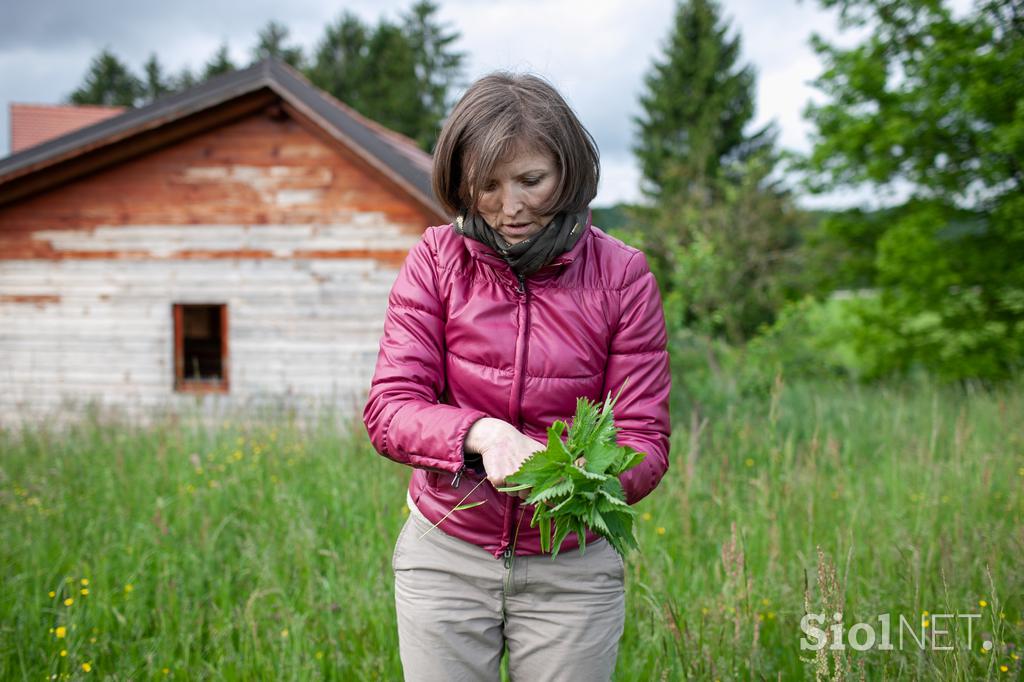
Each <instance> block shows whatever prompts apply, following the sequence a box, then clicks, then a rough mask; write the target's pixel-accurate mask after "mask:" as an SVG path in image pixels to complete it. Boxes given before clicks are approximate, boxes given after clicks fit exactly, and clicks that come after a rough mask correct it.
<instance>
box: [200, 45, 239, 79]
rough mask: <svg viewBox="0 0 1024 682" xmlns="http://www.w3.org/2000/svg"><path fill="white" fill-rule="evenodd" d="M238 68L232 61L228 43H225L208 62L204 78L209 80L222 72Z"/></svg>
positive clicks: (204, 68) (204, 69) (229, 71)
mask: <svg viewBox="0 0 1024 682" xmlns="http://www.w3.org/2000/svg"><path fill="white" fill-rule="evenodd" d="M236 68H237V67H236V66H235V63H234V62H233V61H231V55H230V54H229V53H228V46H227V43H224V44H222V45H221V46H220V47H219V48H218V49H217V51H216V52H215V53H214V54H213V57H211V58H210V61H208V62H206V66H205V67H203V80H209V79H210V78H213V77H214V76H219V75H221V74H222V73H231V72H232V71H234V70H235V69H236Z"/></svg>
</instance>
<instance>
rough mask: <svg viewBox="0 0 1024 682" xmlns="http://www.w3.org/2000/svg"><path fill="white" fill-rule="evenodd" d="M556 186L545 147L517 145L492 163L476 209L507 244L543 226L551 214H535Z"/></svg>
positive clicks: (554, 171) (555, 173) (552, 164)
mask: <svg viewBox="0 0 1024 682" xmlns="http://www.w3.org/2000/svg"><path fill="white" fill-rule="evenodd" d="M557 187H558V169H557V166H556V164H555V159H554V157H553V156H552V155H551V153H550V152H548V151H540V150H537V149H524V148H519V149H517V151H516V152H514V153H513V154H512V155H511V156H510V157H509V158H508V159H505V160H503V161H499V162H498V163H497V164H496V165H495V166H494V171H493V172H492V173H491V176H490V177H489V178H487V179H486V180H485V181H484V185H483V187H482V188H481V191H480V193H479V198H478V201H477V211H478V212H479V213H480V215H481V216H482V217H483V219H484V220H486V221H487V224H488V225H490V226H491V227H492V228H493V229H494V230H495V231H496V232H497V233H498V234H500V235H501V236H502V237H504V239H505V241H507V242H508V243H509V244H518V243H519V242H521V241H523V240H524V239H529V238H530V237H532V236H533V235H535V234H537V233H538V232H540V231H541V230H543V229H544V228H545V227H546V226H547V224H548V223H550V222H551V218H552V217H553V216H550V215H537V213H536V211H535V210H534V209H535V208H536V207H539V206H543V205H544V204H545V203H546V202H547V201H548V199H550V198H551V194H552V193H553V192H554V191H555V189H556V188H557Z"/></svg>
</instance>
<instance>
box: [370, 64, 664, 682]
mask: <svg viewBox="0 0 1024 682" xmlns="http://www.w3.org/2000/svg"><path fill="white" fill-rule="evenodd" d="M598 174H599V160H598V152H597V147H596V145H595V143H594V141H593V138H592V137H591V136H590V134H589V133H588V132H587V131H586V129H585V128H584V127H583V125H582V124H581V123H580V122H579V120H578V119H577V118H576V116H575V114H574V113H573V112H572V110H571V109H570V108H569V106H568V104H566V102H565V100H564V99H563V98H562V97H561V96H560V95H559V94H558V92H557V91H556V90H555V89H554V88H552V87H551V86H550V85H549V84H548V83H546V82H544V81H543V80H541V79H539V78H537V77H535V76H529V75H525V76H516V75H510V74H505V73H497V74H492V75H490V76H486V77H484V78H482V79H480V80H479V81H477V82H476V83H474V84H473V85H472V86H471V87H470V88H469V89H468V90H467V91H466V93H465V95H464V96H463V97H462V99H461V100H460V101H459V103H458V104H457V105H456V106H455V108H454V109H453V111H452V113H451V115H450V117H449V118H448V121H447V122H446V123H445V125H444V128H443V130H442V131H441V135H440V138H439V139H438V143H437V148H436V150H435V152H434V173H433V183H434V191H435V193H436V195H437V197H438V199H439V200H440V202H441V203H442V204H443V205H444V207H445V208H446V209H447V210H448V211H450V212H451V214H452V215H453V216H456V220H455V221H454V223H453V224H452V225H446V226H442V227H432V228H429V229H428V230H427V231H426V232H425V233H424V235H423V239H422V240H421V241H420V242H419V243H418V244H417V245H416V246H414V247H413V248H412V250H411V251H410V252H409V255H408V258H407V259H406V261H405V264H404V265H403V267H402V269H401V271H400V273H399V275H398V279H397V281H396V282H395V285H394V287H393V289H392V290H391V295H390V298H389V302H388V311H387V316H386V320H385V324H384V336H383V339H382V340H381V345H380V354H379V356H378V360H377V367H376V372H375V374H374V378H373V383H372V386H371V389H370V395H369V400H368V402H367V405H366V408H365V411H364V414H363V417H364V421H365V424H366V427H367V430H368V432H369V434H370V438H371V440H372V442H373V444H374V447H375V448H376V449H377V450H378V451H379V452H380V453H381V454H382V455H384V456H386V457H389V458H391V459H393V460H395V461H397V462H400V463H402V464H407V465H410V466H412V467H414V471H413V474H412V480H411V482H410V485H409V492H408V499H407V503H408V505H409V509H410V515H409V519H408V520H407V522H406V524H405V527H404V528H403V529H402V532H401V534H400V535H399V538H398V541H397V543H396V545H395V552H394V557H393V560H392V567H393V569H394V572H395V603H396V608H397V613H398V630H399V649H400V655H401V659H402V665H403V667H404V670H405V675H406V679H407V680H496V679H498V670H499V663H500V660H501V656H502V653H503V650H504V648H505V647H506V646H507V647H508V651H509V669H510V673H511V675H512V679H528V680H554V679H564V680H588V681H589V680H602V679H605V680H606V679H609V678H610V676H611V674H612V670H613V669H614V667H615V658H616V655H617V652H618V642H619V638H620V636H621V634H622V629H623V621H624V617H625V607H624V587H623V585H624V575H623V564H622V560H621V558H620V557H619V555H618V553H616V552H615V550H614V549H612V547H611V546H610V545H609V544H608V543H607V542H606V541H604V540H603V539H600V540H599V538H598V536H597V535H595V534H593V533H591V532H588V533H587V537H586V540H587V542H586V550H585V553H581V552H580V551H579V548H578V538H576V536H575V535H570V536H569V537H568V538H567V539H566V541H565V542H564V543H563V545H562V549H561V553H560V554H559V555H558V557H557V559H555V560H552V559H551V557H550V556H549V555H541V554H540V536H539V531H538V529H537V528H531V527H530V523H529V522H530V519H531V518H532V514H533V510H532V507H528V506H526V505H524V504H522V499H524V498H525V497H526V496H527V495H528V492H529V491H521V492H519V493H518V494H515V495H511V494H505V493H501V492H498V491H497V490H496V488H497V487H501V486H502V485H504V483H505V479H506V477H507V476H509V475H511V474H512V473H513V472H515V471H516V470H517V469H518V468H519V466H520V464H522V462H523V461H524V460H525V459H526V458H527V457H529V456H530V454H532V453H533V452H535V451H537V450H541V449H543V448H544V447H545V445H544V443H545V441H546V440H547V436H546V432H547V427H548V426H550V425H551V424H552V422H554V421H555V420H556V419H562V420H568V419H570V418H571V417H572V415H573V413H574V412H575V407H576V399H577V398H578V397H580V396H585V397H587V398H590V399H591V400H601V399H603V398H604V397H605V396H606V395H607V394H608V393H609V392H611V393H613V394H615V393H617V392H618V391H619V390H620V388H622V387H623V385H625V388H624V389H623V391H622V394H621V396H619V399H618V402H617V404H616V406H615V422H616V425H617V426H618V427H620V429H621V430H620V433H619V438H618V441H619V443H620V444H622V445H629V446H631V447H633V448H635V449H637V450H639V451H641V452H644V453H646V454H647V456H646V457H645V459H644V460H643V462H642V463H641V464H640V465H639V466H637V467H636V468H634V469H631V470H630V471H628V472H626V473H625V474H623V475H622V476H621V478H620V480H621V482H622V485H623V488H624V490H625V492H626V497H627V501H628V502H629V503H631V504H632V503H634V502H636V501H637V500H639V499H641V498H643V497H644V496H645V495H647V494H648V493H649V492H651V490H652V489H653V488H654V487H655V486H656V485H657V484H658V482H659V481H660V480H661V477H662V476H663V475H664V473H665V471H666V469H667V468H668V439H669V416H668V396H669V388H670V378H669V368H668V354H667V352H666V337H665V322H664V316H663V313H662V308H661V300H660V297H659V294H658V288H657V284H656V282H655V280H654V277H653V275H652V274H651V272H650V270H649V268H648V266H647V261H646V259H645V257H644V255H643V253H641V252H640V251H637V250H636V249H633V248H631V247H629V246H626V245H625V244H623V243H622V242H620V241H618V240H616V239H614V238H612V237H609V236H608V235H606V234H604V233H603V232H602V231H601V230H599V229H598V228H596V227H594V226H593V225H591V223H590V211H589V209H588V206H589V204H590V201H591V200H592V199H593V198H594V195H595V194H596V192H597V181H598ZM627 378H628V379H629V381H628V382H627V381H626V380H627ZM483 479H486V480H483ZM474 488H475V489H474ZM469 491H472V494H471V495H470V496H469V497H468V498H467V499H465V500H464V501H463V498H465V497H466V494H467V492H469ZM460 502H462V503H463V504H466V505H468V504H473V503H477V502H482V504H479V505H477V506H474V507H472V508H466V509H460V510H459V511H456V512H455V513H451V514H449V512H451V511H452V509H453V508H454V507H455V506H457V505H458V504H459V503H460ZM446 515H447V517H446ZM442 519H443V520H442ZM438 522H440V524H439V525H438V526H437V527H436V528H435V529H433V530H431V526H432V525H434V524H437V523H438Z"/></svg>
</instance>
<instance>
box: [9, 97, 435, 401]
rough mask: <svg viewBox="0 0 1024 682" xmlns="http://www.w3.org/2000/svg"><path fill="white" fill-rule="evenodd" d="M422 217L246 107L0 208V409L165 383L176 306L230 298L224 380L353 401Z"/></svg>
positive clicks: (391, 191)
mask: <svg viewBox="0 0 1024 682" xmlns="http://www.w3.org/2000/svg"><path fill="white" fill-rule="evenodd" d="M431 222H432V221H431V219H430V217H429V215H428V214H426V213H425V212H424V211H423V210H422V209H421V208H419V207H418V206H417V205H416V204H415V203H413V202H412V201H410V200H409V199H407V198H406V197H405V196H404V195H403V194H402V193H401V192H399V191H398V190H396V189H395V188H394V187H392V186H390V185H389V184H388V182H387V181H386V180H385V179H383V178H382V177H380V176H379V175H377V174H376V173H375V172H373V171H371V170H369V169H368V168H366V167H365V166H363V165H362V164H361V163H360V162H359V161H358V159H356V158H355V157H354V156H351V157H350V156H347V155H346V154H344V153H339V151H338V150H336V149H331V148H328V147H326V146H325V145H324V144H323V143H322V142H320V141H319V140H318V139H316V138H315V137H313V136H312V135H310V134H309V133H307V132H306V131H304V130H303V129H302V128H301V127H300V126H298V125H297V124H295V123H294V122H292V121H290V120H284V121H281V120H274V119H272V118H269V117H265V116H253V117H250V118H248V119H244V120H242V121H240V122H237V123H234V124H231V125H229V126H225V127H222V128H220V129H218V130H214V131H210V132H208V133H205V134H203V135H200V136H197V137H194V138H191V139H189V140H187V141H185V142H183V143H179V144H177V145H175V146H173V147H170V148H166V149H164V150H161V151H159V152H156V153H153V154H150V155H148V156H146V157H143V158H140V159H137V160H135V161H131V162H128V163H126V164H123V165H121V166H118V167H115V168H112V169H110V170H108V171H105V172H103V173H99V174H97V175H94V176H91V177H88V178H85V179H82V180H79V181H76V182H74V183H71V184H68V185H66V186H63V187H60V188H58V189H55V190H51V191H49V192H46V193H45V194H42V195H38V196H35V197H31V198H29V199H27V200H23V201H21V202H19V203H17V204H14V205H11V206H5V207H0V387H2V388H0V419H4V420H5V421H9V420H10V418H11V417H12V416H13V415H17V416H18V418H19V419H20V418H24V417H26V416H32V415H38V414H40V413H45V412H48V411H51V410H53V409H55V408H56V407H57V406H58V405H59V404H60V403H61V401H62V400H65V399H67V398H72V399H76V400H83V399H88V398H96V399H98V400H100V401H101V402H103V403H105V404H109V405H118V406H122V407H123V408H124V409H126V410H127V411H129V412H133V411H134V412H138V411H140V410H148V409H150V408H152V407H157V406H164V407H166V406H171V407H173V406H174V405H176V404H180V405H184V404H186V403H193V402H195V400H196V398H195V397H194V396H190V395H181V394H175V393H174V392H173V361H172V349H173V324H172V317H171V306H172V304H173V303H226V304H227V306H228V315H229V324H228V327H229V330H230V332H229V345H230V375H231V389H230V392H229V394H228V395H226V396H207V397H205V398H203V400H204V401H206V402H208V403H209V404H210V406H211V408H210V409H220V408H223V407H234V406H241V405H245V404H249V403H251V402H254V401H268V400H269V401H276V400H279V399H281V398H288V399H290V400H295V401H296V402H301V401H302V400H305V399H309V400H310V401H321V402H331V403H336V404H338V405H339V406H341V407H342V408H343V409H344V408H345V407H346V406H347V407H348V409H352V408H354V407H357V406H359V403H360V402H361V400H362V399H363V396H364V394H365V390H366V388H367V384H368V381H369V377H370V374H371V373H372V368H373V362H374V360H375V358H376V353H377V343H378V341H379V337H380V332H381V327H382V323H383V315H384V309H385V305H386V299H387V293H388V290H389V289H390V287H391V284H392V283H393V281H394V278H395V276H396V274H397V268H398V267H399V265H400V264H401V261H402V259H403V258H404V254H405V252H406V251H407V250H408V249H409V247H410V246H412V244H414V243H415V241H416V240H417V239H418V238H419V235H420V234H421V233H422V230H423V229H424V228H425V227H426V226H427V225H428V224H430V223H431Z"/></svg>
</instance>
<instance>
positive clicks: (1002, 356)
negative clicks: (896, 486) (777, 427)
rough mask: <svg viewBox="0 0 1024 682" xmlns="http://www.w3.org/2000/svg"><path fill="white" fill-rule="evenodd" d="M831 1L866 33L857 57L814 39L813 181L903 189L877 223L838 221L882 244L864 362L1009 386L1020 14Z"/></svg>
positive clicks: (1020, 234) (1023, 126)
mask: <svg viewBox="0 0 1024 682" xmlns="http://www.w3.org/2000/svg"><path fill="white" fill-rule="evenodd" d="M822 4H824V5H825V6H826V7H838V8H839V9H840V15H841V18H842V21H843V22H844V24H845V25H853V26H860V27H865V28H867V29H868V30H869V34H868V36H867V37H866V38H865V39H864V40H863V41H861V42H860V43H859V44H857V45H855V46H853V47H851V48H848V49H842V48H839V47H836V46H832V45H829V44H827V43H826V42H825V41H824V40H822V39H821V38H817V37H816V38H815V39H814V45H815V49H816V50H817V51H818V53H819V54H820V55H821V56H822V58H823V59H824V61H825V63H826V69H825V71H824V73H823V74H822V75H821V76H820V77H819V78H818V80H817V81H816V84H817V86H818V87H819V88H820V89H821V90H822V91H823V92H824V93H825V95H826V97H827V98H828V100H827V101H826V102H824V103H821V104H812V105H810V106H809V107H808V109H807V115H808V117H809V118H810V119H811V120H812V122H813V123H814V124H815V125H816V126H817V134H816V141H815V147H814V150H813V151H812V153H811V155H810V157H809V158H808V160H807V164H806V168H807V170H809V171H810V173H811V177H810V186H811V187H812V188H813V189H815V190H835V189H836V188H839V187H846V186H857V185H868V186H874V187H878V188H881V189H888V190H892V189H894V188H902V189H903V190H904V192H903V193H904V194H906V193H907V192H906V191H905V190H907V189H908V188H909V194H910V198H909V199H908V200H906V201H905V202H903V203H902V205H900V206H897V207H894V208H893V209H890V211H889V212H888V215H887V216H885V218H886V219H885V220H884V221H881V222H879V221H871V222H873V224H867V223H868V222H869V221H868V220H867V219H865V220H864V222H863V223H862V224H861V225H860V226H858V225H856V224H855V223H856V222H857V221H856V217H857V216H855V215H849V216H847V218H850V220H847V221H846V222H845V230H846V231H848V233H849V234H851V235H853V237H852V239H850V240H847V241H856V240H859V237H858V236H857V233H860V234H862V235H863V234H869V235H870V240H873V241H874V244H875V248H876V250H875V253H874V262H873V273H872V274H873V275H874V277H875V281H874V282H873V284H874V286H877V287H878V288H879V290H880V292H879V293H880V295H879V297H878V299H877V305H872V306H870V307H869V308H868V309H866V310H865V311H863V314H862V315H861V320H862V323H863V328H862V329H861V331H860V334H859V338H860V339H861V342H862V344H863V349H864V352H865V353H869V354H872V355H873V356H875V360H876V362H875V363H874V364H875V366H876V372H877V373H884V372H890V371H906V370H907V369H909V368H912V367H915V366H920V367H923V368H926V369H928V370H931V371H935V372H937V373H939V374H940V375H942V376H944V377H949V378H961V377H981V378H986V379H998V378H1005V377H1007V376H1009V375H1011V374H1012V373H1013V372H1014V370H1015V368H1017V367H1019V366H1021V364H1022V361H1024V352H1022V351H1024V345H1022V343H1021V341H1020V338H1021V334H1022V331H1024V307H1022V305H1021V301H1022V300H1024V259H1022V258H1021V257H1020V254H1022V253H1024V199H1022V198H1021V197H1022V196H1024V192H1022V190H1024V188H1022V187H1021V182H1022V179H1024V174H1022V171H1021V166H1020V159H1021V158H1024V96H1022V94H1021V93H1024V69H1021V68H1020V65H1021V64H1024V40H1022V38H1024V22H1022V20H1021V16H1020V13H1019V7H1017V8H1016V9H1014V7H1016V6H1015V5H1014V4H1013V3H1010V2H1007V1H991V2H986V3H982V4H980V5H978V6H976V7H975V9H974V10H973V11H972V12H971V13H970V14H969V15H967V16H964V17H963V18H954V17H953V16H952V14H951V12H950V11H949V10H948V9H947V8H946V7H945V6H944V5H943V3H941V2H937V1H935V0H914V1H911V2H903V1H901V2H895V1H894V0H823V3H822ZM861 262H863V261H861ZM861 271H862V272H866V269H864V268H861ZM872 343H874V344H878V345H875V346H871V344H872Z"/></svg>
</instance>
